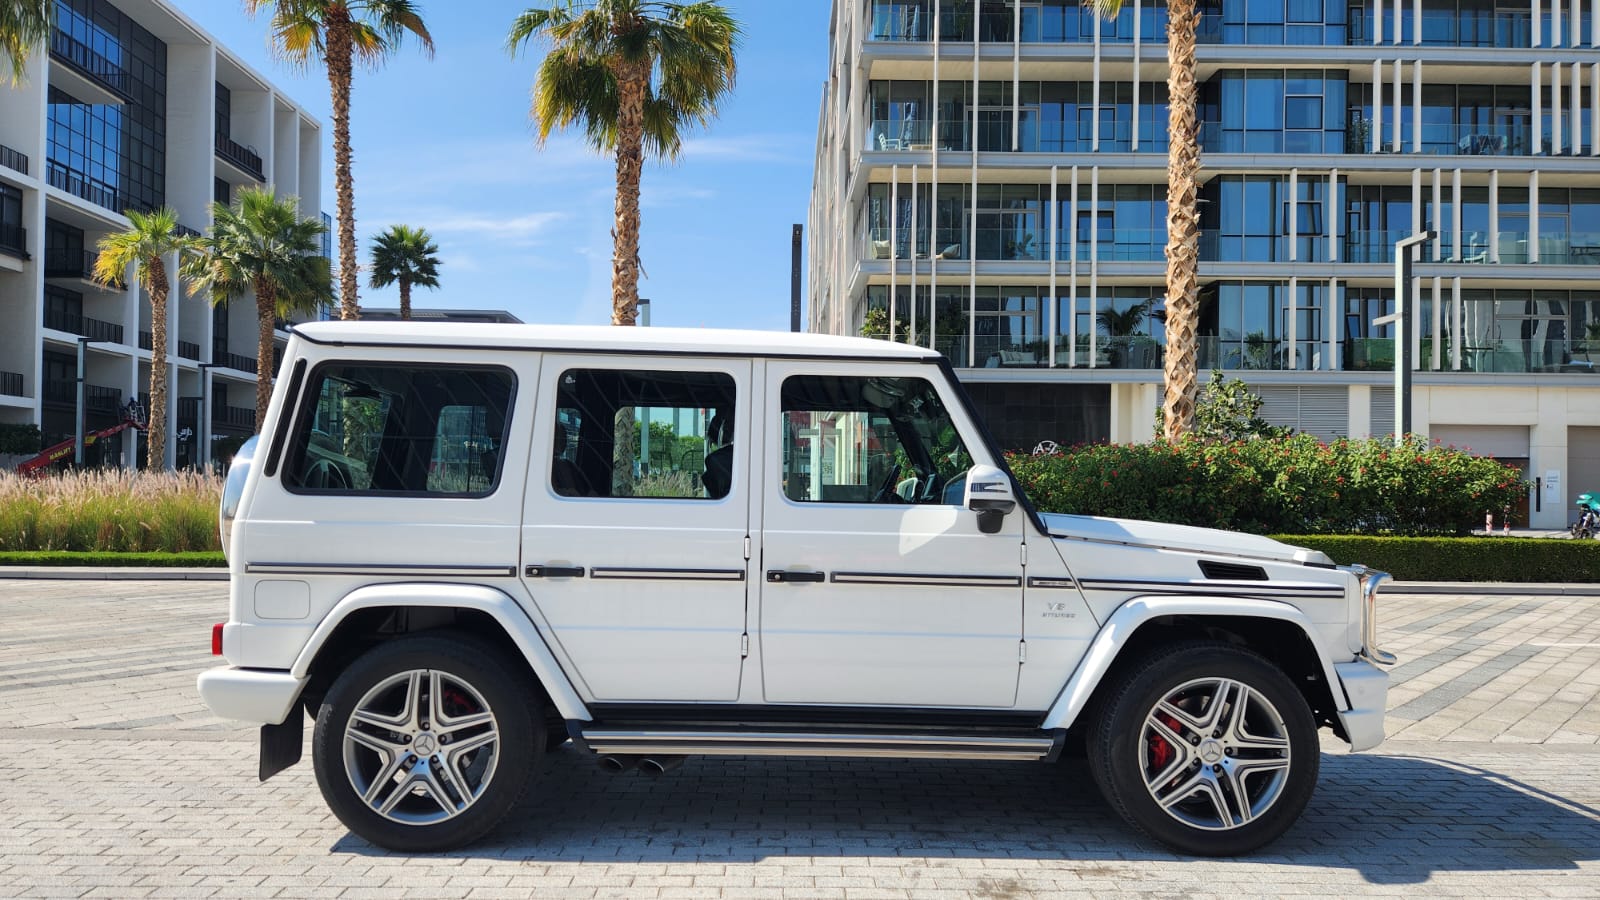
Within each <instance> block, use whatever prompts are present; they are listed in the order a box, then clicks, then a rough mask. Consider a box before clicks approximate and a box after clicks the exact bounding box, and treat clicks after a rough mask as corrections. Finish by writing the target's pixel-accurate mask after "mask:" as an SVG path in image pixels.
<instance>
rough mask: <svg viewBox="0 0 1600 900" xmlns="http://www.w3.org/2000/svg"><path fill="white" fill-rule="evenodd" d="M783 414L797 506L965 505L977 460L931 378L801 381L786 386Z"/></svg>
mask: <svg viewBox="0 0 1600 900" xmlns="http://www.w3.org/2000/svg"><path fill="white" fill-rule="evenodd" d="M782 407H783V408H782V415H783V419H782V428H783V434H782V438H783V490H784V494H785V496H787V497H788V498H789V499H790V500H793V501H796V502H801V503H919V504H945V505H960V504H961V503H962V502H963V496H962V492H963V491H964V487H965V479H964V476H965V474H966V472H967V470H968V469H970V468H972V456H971V454H970V453H968V451H967V447H966V444H965V443H963V442H962V440H961V435H960V434H959V433H958V432H957V431H956V427H955V422H954V421H952V419H951V417H950V413H949V411H948V410H947V409H946V408H945V406H944V403H943V401H941V400H940V398H939V393H938V391H937V390H935V389H934V386H933V384H932V383H931V382H929V381H927V380H926V379H922V378H888V377H864V376H863V377H853V376H838V375H797V376H793V377H790V378H787V379H785V380H784V382H783V389H782Z"/></svg>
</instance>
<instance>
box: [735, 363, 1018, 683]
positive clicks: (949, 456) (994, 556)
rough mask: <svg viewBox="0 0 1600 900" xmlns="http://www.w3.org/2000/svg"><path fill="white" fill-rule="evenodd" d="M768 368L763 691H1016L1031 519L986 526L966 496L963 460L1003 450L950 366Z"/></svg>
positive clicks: (783, 365)
mask: <svg viewBox="0 0 1600 900" xmlns="http://www.w3.org/2000/svg"><path fill="white" fill-rule="evenodd" d="M766 371H767V376H766V379H765V385H764V388H763V389H764V391H765V401H764V408H765V409H766V410H769V411H770V412H769V413H768V414H767V418H768V421H766V422H764V423H763V425H764V427H765V428H767V429H768V430H769V432H773V433H774V434H773V436H772V437H770V438H769V440H772V441H774V442H775V444H776V448H774V449H770V450H769V452H767V453H766V454H765V456H766V458H765V459H764V460H763V461H762V465H763V466H764V470H765V477H764V479H763V480H764V482H765V486H764V487H763V488H762V490H763V491H764V494H763V498H762V499H763V502H762V504H761V505H762V528H761V547H762V563H761V568H762V569H763V571H764V575H763V580H762V585H761V608H760V628H759V636H760V642H761V666H762V678H763V692H764V696H765V699H766V701H767V702H770V703H805V704H874V705H880V704H881V705H927V706H975V707H1007V706H1010V705H1012V704H1013V703H1014V702H1015V698H1016V689H1017V678H1018V669H1019V656H1020V652H1021V639H1022V544H1023V525H1022V523H1023V518H1024V517H1023V515H1022V514H1021V512H1020V511H1017V512H1014V513H1012V514H1011V515H1008V516H1006V517H1005V519H1004V520H1003V521H1002V522H1001V527H1000V530H999V532H998V533H994V534H984V533H982V532H981V531H980V530H979V527H978V516H977V514H976V513H974V512H971V511H969V510H967V509H965V508H963V506H962V502H963V501H962V494H963V488H964V485H965V472H966V471H967V469H968V468H970V467H971V465H972V464H973V463H974V462H982V463H988V464H991V465H992V464H994V463H995V462H997V461H996V460H990V459H988V458H987V456H988V453H987V451H986V450H985V449H984V446H983V444H982V442H981V441H978V440H975V439H974V438H975V437H976V430H975V428H974V426H973V423H972V422H971V421H970V420H968V419H967V417H966V415H965V413H964V411H963V410H962V409H961V408H960V407H959V405H958V404H955V403H952V402H951V400H952V399H953V398H951V397H949V396H948V394H947V391H948V386H947V384H946V383H945V382H944V376H943V374H942V373H941V372H940V371H939V370H937V369H934V368H932V367H929V366H922V365H901V366H884V367H882V368H881V370H879V371H874V370H873V368H872V367H861V366H856V367H854V368H853V369H852V371H853V373H854V374H848V375H842V374H839V373H840V366H839V365H838V364H836V363H835V364H826V363H813V362H802V361H794V362H788V361H773V362H770V363H768V365H767V368H766ZM771 446H772V445H769V447H771ZM974 454H976V455H977V456H976V457H975V456H974Z"/></svg>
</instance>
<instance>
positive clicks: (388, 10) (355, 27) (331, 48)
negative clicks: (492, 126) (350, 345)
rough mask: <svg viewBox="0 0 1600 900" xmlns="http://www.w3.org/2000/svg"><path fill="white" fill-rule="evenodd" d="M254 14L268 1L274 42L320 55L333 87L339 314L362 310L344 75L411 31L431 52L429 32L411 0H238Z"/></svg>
mask: <svg viewBox="0 0 1600 900" xmlns="http://www.w3.org/2000/svg"><path fill="white" fill-rule="evenodd" d="M244 6H245V10H246V11H247V12H248V13H250V14H251V15H255V14H256V13H257V12H259V11H260V10H261V9H263V8H266V7H271V8H272V11H273V12H272V34H273V45H274V47H275V48H276V50H277V52H278V53H279V54H280V55H282V56H283V57H284V58H285V59H288V60H289V61H290V62H292V63H294V64H295V65H298V66H309V65H311V63H312V61H313V60H317V61H321V62H322V63H323V64H324V65H325V66H326V67H327V69H328V85H329V88H330V90H331V91H332V93H333V190H334V193H335V194H337V195H338V209H337V210H336V213H337V215H336V218H337V219H338V222H339V318H341V319H354V318H356V317H357V316H359V315H360V314H361V307H360V305H359V304H358V303H357V302H356V288H357V279H356V271H357V270H356V200H355V181H354V178H353V177H352V176H351V174H350V80H351V76H352V74H353V71H354V63H355V62H358V61H359V62H363V63H366V64H367V65H369V66H374V67H375V66H377V65H378V63H379V62H381V61H382V60H383V58H384V57H386V56H388V55H389V53H390V52H392V51H393V50H394V49H395V48H396V47H398V46H399V45H400V42H401V40H402V39H404V37H405V35H406V32H408V31H409V32H410V33H412V34H414V35H416V37H417V39H418V40H419V41H421V42H422V47H423V49H424V51H425V52H427V54H428V55H429V56H432V55H433V36H432V35H430V34H428V27H427V26H426V25H424V24H423V22H422V15H421V13H420V12H419V11H418V7H417V4H416V3H413V2H412V0H244Z"/></svg>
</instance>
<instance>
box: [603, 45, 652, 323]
mask: <svg viewBox="0 0 1600 900" xmlns="http://www.w3.org/2000/svg"><path fill="white" fill-rule="evenodd" d="M649 84H650V68H649V66H648V65H645V66H633V67H631V68H629V69H627V70H625V71H623V72H620V73H618V76H617V94H618V97H617V103H618V109H617V205H616V223H615V226H614V229H615V230H614V231H613V241H614V244H615V247H614V249H613V251H612V256H611V324H613V325H632V324H634V323H635V321H636V320H637V319H638V316H639V178H640V175H641V173H642V170H643V168H644V100H645V91H646V89H647V88H648V87H649Z"/></svg>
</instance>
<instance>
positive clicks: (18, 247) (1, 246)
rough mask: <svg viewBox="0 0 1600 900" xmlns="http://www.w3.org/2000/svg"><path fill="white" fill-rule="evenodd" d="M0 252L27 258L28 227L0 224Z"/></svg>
mask: <svg viewBox="0 0 1600 900" xmlns="http://www.w3.org/2000/svg"><path fill="white" fill-rule="evenodd" d="M0 253H9V254H10V255H12V256H15V257H18V258H20V259H27V258H28V229H26V228H23V227H22V226H21V225H0Z"/></svg>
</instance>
